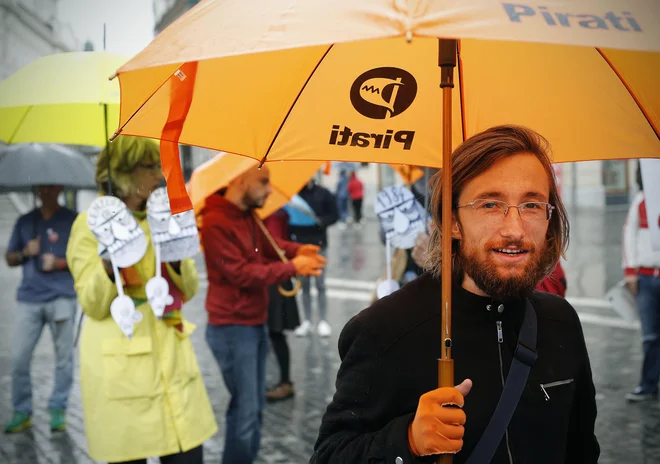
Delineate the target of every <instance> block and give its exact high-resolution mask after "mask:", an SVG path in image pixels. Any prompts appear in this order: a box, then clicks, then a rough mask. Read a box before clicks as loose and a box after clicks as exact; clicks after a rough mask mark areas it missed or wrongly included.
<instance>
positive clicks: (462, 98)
mask: <svg viewBox="0 0 660 464" xmlns="http://www.w3.org/2000/svg"><path fill="white" fill-rule="evenodd" d="M458 85H459V87H460V88H459V89H458V90H459V92H458V95H459V98H460V104H461V135H462V136H463V140H462V141H463V142H465V133H466V132H467V128H466V127H465V121H466V119H465V87H464V83H463V59H462V58H461V41H460V40H459V41H458Z"/></svg>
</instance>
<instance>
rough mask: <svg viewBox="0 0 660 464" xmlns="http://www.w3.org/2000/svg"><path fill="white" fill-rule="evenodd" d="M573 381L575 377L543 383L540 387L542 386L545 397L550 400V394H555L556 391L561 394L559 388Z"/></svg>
mask: <svg viewBox="0 0 660 464" xmlns="http://www.w3.org/2000/svg"><path fill="white" fill-rule="evenodd" d="M572 383H573V379H566V380H557V381H555V382H548V383H542V384H540V387H541V391H542V392H543V397H544V398H545V400H546V401H550V400H551V396H550V395H554V394H555V392H559V393H560V394H561V393H562V392H561V391H560V390H559V388H560V387H564V386H570V385H571V384H572ZM564 389H566V388H564ZM567 391H571V390H570V389H568V390H567Z"/></svg>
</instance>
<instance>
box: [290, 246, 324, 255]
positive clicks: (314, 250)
mask: <svg viewBox="0 0 660 464" xmlns="http://www.w3.org/2000/svg"><path fill="white" fill-rule="evenodd" d="M319 251H321V247H320V246H317V245H300V248H298V251H297V252H296V256H300V255H316V254H318V253H319Z"/></svg>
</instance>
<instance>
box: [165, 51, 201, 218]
mask: <svg viewBox="0 0 660 464" xmlns="http://www.w3.org/2000/svg"><path fill="white" fill-rule="evenodd" d="M196 75H197V62H196V61H194V62H190V63H185V64H184V65H183V66H181V67H180V68H179V69H178V70H177V71H176V72H175V73H174V74H173V75H172V77H170V80H171V87H170V111H169V114H168V116H167V122H166V123H165V126H163V131H162V133H161V142H160V162H161V164H162V166H163V175H164V176H165V180H166V182H167V194H168V196H169V197H170V208H171V210H172V214H176V213H181V212H183V211H187V210H190V209H192V202H191V201H190V197H189V196H188V192H187V190H186V183H185V181H184V178H183V170H182V169H181V159H180V156H179V137H181V131H182V130H183V124H184V123H185V121H186V117H187V116H188V111H189V110H190V104H191V103H192V97H193V92H194V89H195V77H196Z"/></svg>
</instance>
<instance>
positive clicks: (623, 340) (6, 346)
mask: <svg viewBox="0 0 660 464" xmlns="http://www.w3.org/2000/svg"><path fill="white" fill-rule="evenodd" d="M573 216H574V217H575V216H578V215H573ZM623 219H624V213H623V212H610V213H606V214H603V213H591V214H589V213H583V214H580V215H579V216H578V219H575V220H574V221H573V223H572V244H571V250H570V252H569V255H568V262H567V263H566V272H567V275H568V280H569V299H570V300H571V301H573V303H574V305H575V306H576V307H577V308H578V310H579V312H580V314H581V316H582V318H583V324H584V331H585V336H586V339H587V345H588V348H589V352H590V356H591V361H592V367H593V372H594V379H595V382H596V388H597V394H598V406H599V417H598V423H597V434H598V437H599V439H600V442H601V446H602V458H601V460H600V462H601V463H603V464H614V463H617V464H618V463H626V464H627V463H631V464H637V463H642V464H650V463H660V405H659V404H658V403H652V404H651V403H646V404H644V405H629V404H627V403H626V402H625V400H624V398H623V395H624V394H625V393H626V392H627V391H628V390H629V389H630V388H631V387H632V386H633V385H634V384H635V382H636V380H637V376H638V371H639V366H640V362H641V354H640V342H639V331H638V328H637V326H636V322H635V321H633V322H630V321H628V320H625V319H623V318H622V317H621V315H620V314H618V313H617V312H615V311H613V310H612V309H611V308H607V307H606V305H605V304H603V300H602V298H603V295H604V292H605V291H606V289H607V288H609V287H610V286H611V285H613V284H614V283H615V282H617V281H618V280H619V279H620V278H621V270H620V269H619V256H620V243H619V240H620V238H619V237H620V231H621V225H622V223H623ZM330 235H331V236H330V241H331V248H330V250H329V257H330V259H329V268H328V287H329V291H328V293H329V297H330V306H329V314H330V322H331V324H332V326H333V327H334V329H335V330H334V333H333V335H332V336H331V337H330V338H329V339H319V338H318V337H317V336H316V335H312V336H310V337H307V338H296V337H294V336H293V335H290V336H289V341H290V344H291V350H292V360H291V362H292V377H293V379H294V382H295V387H296V397H295V398H294V399H293V400H290V401H285V402H281V403H277V404H273V405H268V406H267V409H266V414H265V417H264V435H263V440H262V447H261V452H260V457H259V461H258V462H259V463H262V464H263V463H296V464H297V463H304V462H307V461H308V460H309V457H310V456H311V454H312V449H313V445H314V441H315V439H316V435H317V432H318V426H319V423H320V420H321V416H322V414H323V412H324V410H325V407H326V405H327V403H328V402H329V401H330V399H331V397H332V394H333V393H334V380H335V375H336V372H337V368H338V366H339V357H338V354H337V338H338V336H339V331H340V329H341V327H342V326H343V325H344V323H345V322H346V321H347V320H348V319H349V318H350V317H351V316H353V315H354V314H356V313H357V312H359V311H360V310H361V309H363V308H364V307H365V306H366V305H367V304H368V301H369V299H370V286H371V284H370V282H373V281H374V280H375V279H376V278H377V277H378V276H379V275H380V273H381V272H382V270H383V261H384V253H383V248H382V246H381V244H380V243H379V239H378V234H377V226H376V224H375V222H374V219H373V218H370V220H369V222H368V223H367V224H366V225H365V226H364V228H363V229H361V230H356V229H355V228H351V227H349V228H348V229H347V230H345V231H340V230H339V229H338V228H336V227H335V228H333V229H332V230H331V234H330ZM3 245H4V244H0V246H3ZM2 251H3V254H4V250H2ZM200 269H201V267H200ZM200 272H201V273H202V274H203V270H202V271H200ZM19 277H20V274H19V272H17V270H13V269H8V268H7V267H6V266H5V265H4V264H2V265H0V285H1V286H2V289H3V298H2V300H1V301H0V425H2V426H4V424H6V422H7V421H8V420H9V418H10V415H11V401H10V351H11V336H12V333H11V332H12V323H13V312H14V311H15V302H14V291H15V288H16V285H17V283H18V280H19ZM204 295H205V287H202V288H201V289H200V293H199V294H198V295H197V296H196V297H195V298H194V299H193V300H192V301H191V302H190V303H189V304H188V305H187V307H186V314H187V316H188V318H190V319H191V320H192V321H193V322H195V323H197V324H198V329H197V331H196V332H195V333H194V334H193V343H194V345H195V349H196V351H197V355H198V358H199V364H200V366H201V369H202V373H203V375H204V378H205V381H206V385H207V387H208V390H209V394H210V397H211V399H212V403H213V407H214V410H215V413H216V417H217V420H218V423H219V424H220V432H219V433H218V434H217V435H216V436H215V437H213V439H211V440H209V441H208V442H207V443H206V444H205V453H206V454H205V456H206V459H205V461H206V462H208V463H218V462H219V460H220V455H221V451H222V446H223V434H224V426H223V423H224V411H225V408H226V405H227V401H228V396H227V393H226V389H225V387H224V385H223V383H222V379H221V377H220V373H219V370H218V367H217V365H216V363H215V361H214V360H213V358H212V356H211V353H210V351H209V350H208V348H207V346H206V344H205V342H204V338H203V328H204V323H205V312H204V310H203V301H204ZM270 361H271V362H269V373H268V376H269V380H271V381H275V380H276V379H277V371H276V368H275V364H274V362H272V359H271V360H270ZM32 373H33V385H34V402H35V416H34V427H33V429H32V430H31V431H29V432H26V433H23V434H19V435H12V436H7V435H0V463H2V464H5V463H7V464H8V463H12V464H13V463H16V464H18V463H21V464H23V463H30V464H31V463H40V464H41V463H43V464H45V463H49V464H60V463H61V464H65V463H66V464H70V463H80V464H82V463H85V464H87V463H91V462H93V461H92V460H91V459H90V458H89V457H88V456H87V454H86V452H85V450H86V444H85V435H84V427H83V419H82V411H81V406H80V390H79V388H78V386H77V385H78V382H77V380H78V379H77V377H76V383H75V386H74V389H73V391H72V393H71V400H70V407H69V411H68V429H67V431H66V432H64V433H58V434H51V432H50V430H49V428H48V415H47V411H46V407H47V401H48V396H49V394H50V390H51V388H52V379H53V356H52V341H51V339H50V334H49V333H48V332H47V331H46V332H44V336H43V337H42V340H41V341H40V343H39V346H38V347H37V350H36V352H35V357H34V360H33V365H32ZM76 376H77V371H76ZM153 462H157V460H154V461H153Z"/></svg>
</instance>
